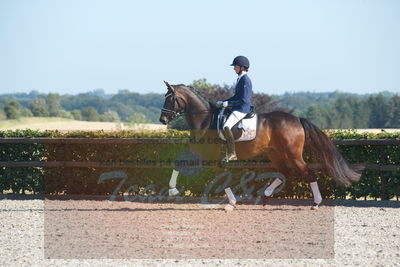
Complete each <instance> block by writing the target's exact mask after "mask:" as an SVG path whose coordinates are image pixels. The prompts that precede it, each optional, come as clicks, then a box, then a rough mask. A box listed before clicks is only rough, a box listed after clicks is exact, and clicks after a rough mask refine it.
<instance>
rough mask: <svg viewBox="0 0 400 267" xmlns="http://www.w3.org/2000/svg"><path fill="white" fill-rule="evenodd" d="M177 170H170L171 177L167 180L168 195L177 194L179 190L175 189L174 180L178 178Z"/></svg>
mask: <svg viewBox="0 0 400 267" xmlns="http://www.w3.org/2000/svg"><path fill="white" fill-rule="evenodd" d="M178 175H179V171H177V170H175V169H174V170H172V174H171V179H170V180H169V190H168V194H169V196H170V197H173V196H176V195H178V194H179V190H178V189H176V181H177V180H178Z"/></svg>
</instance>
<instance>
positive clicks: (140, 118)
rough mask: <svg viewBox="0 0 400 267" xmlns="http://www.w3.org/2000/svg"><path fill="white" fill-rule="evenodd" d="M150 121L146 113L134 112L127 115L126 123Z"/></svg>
mask: <svg viewBox="0 0 400 267" xmlns="http://www.w3.org/2000/svg"><path fill="white" fill-rule="evenodd" d="M150 122H151V121H150V120H149V119H147V117H146V115H144V114H143V113H140V112H136V113H134V114H132V115H131V116H129V117H128V125H129V124H136V123H150Z"/></svg>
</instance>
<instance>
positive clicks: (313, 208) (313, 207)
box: [311, 203, 319, 210]
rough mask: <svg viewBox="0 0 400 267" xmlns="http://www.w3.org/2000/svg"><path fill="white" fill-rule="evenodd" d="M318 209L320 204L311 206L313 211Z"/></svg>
mask: <svg viewBox="0 0 400 267" xmlns="http://www.w3.org/2000/svg"><path fill="white" fill-rule="evenodd" d="M318 209H319V204H316V203H314V204H313V205H312V206H311V210H318Z"/></svg>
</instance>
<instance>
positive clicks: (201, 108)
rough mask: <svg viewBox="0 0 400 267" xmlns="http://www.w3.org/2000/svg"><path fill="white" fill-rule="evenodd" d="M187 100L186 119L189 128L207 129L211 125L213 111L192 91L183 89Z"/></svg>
mask: <svg viewBox="0 0 400 267" xmlns="http://www.w3.org/2000/svg"><path fill="white" fill-rule="evenodd" d="M185 96H186V100H187V105H188V106H187V108H186V112H187V114H186V121H187V123H188V125H189V127H190V129H191V130H200V131H202V130H207V129H209V128H210V126H211V121H212V116H213V111H212V110H211V107H210V106H209V105H206V104H205V103H204V101H202V100H201V99H199V97H198V96H197V95H196V94H194V93H193V92H189V91H188V90H185Z"/></svg>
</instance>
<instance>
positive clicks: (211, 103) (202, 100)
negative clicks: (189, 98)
mask: <svg viewBox="0 0 400 267" xmlns="http://www.w3.org/2000/svg"><path fill="white" fill-rule="evenodd" d="M174 87H184V88H186V89H188V90H189V91H191V92H192V93H193V94H195V95H196V96H197V97H198V98H199V99H200V101H201V102H203V104H204V105H206V107H210V108H215V103H214V102H211V101H207V100H206V99H205V98H204V97H203V96H202V95H200V93H199V92H198V91H197V90H196V89H195V88H194V87H193V86H190V85H185V84H177V85H174Z"/></svg>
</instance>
